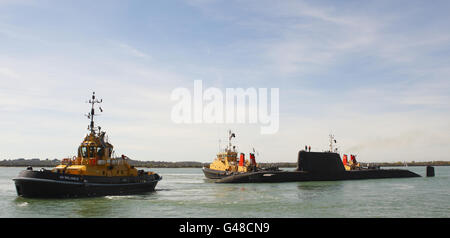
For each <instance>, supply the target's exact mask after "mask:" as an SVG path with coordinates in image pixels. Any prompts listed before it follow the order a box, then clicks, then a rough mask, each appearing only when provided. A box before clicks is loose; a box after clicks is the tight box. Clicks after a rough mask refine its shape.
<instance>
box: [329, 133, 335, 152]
mask: <svg viewBox="0 0 450 238" xmlns="http://www.w3.org/2000/svg"><path fill="white" fill-rule="evenodd" d="M335 143H336V140H335V139H334V135H332V134H330V152H334V150H333V144H335Z"/></svg>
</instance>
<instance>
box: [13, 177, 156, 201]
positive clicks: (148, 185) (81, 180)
mask: <svg viewBox="0 0 450 238" xmlns="http://www.w3.org/2000/svg"><path fill="white" fill-rule="evenodd" d="M13 180H14V183H15V185H16V191H17V195H18V196H21V197H29V198H74V197H96V196H107V195H130V194H141V193H147V192H151V191H154V190H155V186H156V184H157V183H158V182H159V181H160V180H161V177H160V176H159V175H157V174H152V175H143V176H134V177H132V176H120V177H100V176H79V175H68V174H58V173H53V172H50V171H28V170H26V171H22V172H21V173H20V174H19V176H18V177H17V178H14V179H13Z"/></svg>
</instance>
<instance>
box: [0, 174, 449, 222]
mask: <svg viewBox="0 0 450 238" xmlns="http://www.w3.org/2000/svg"><path fill="white" fill-rule="evenodd" d="M22 169H24V168H4V167H3V168H0V217H14V218H15V217H32V218H36V217H37V218H39V217H123V218H126V217H158V218H159V217H189V218H190V217H258V218H265V217H269V218H271V217H450V167H435V172H436V177H432V178H427V177H425V167H409V168H407V169H409V170H411V171H413V172H416V173H418V174H420V175H422V176H424V177H421V178H405V179H378V180H377V179H375V180H359V181H334V182H291V183H273V184H214V183H212V182H211V181H209V180H207V179H205V178H204V175H203V173H202V171H201V169H190V168H189V169H187V168H183V169H158V168H155V169H152V170H153V171H155V172H157V173H159V174H160V175H162V176H163V180H162V181H160V183H159V184H158V185H157V186H156V191H155V192H152V193H148V194H145V195H135V196H106V197H98V198H82V199H29V198H21V197H17V195H16V191H15V187H14V183H13V181H12V180H11V179H12V178H13V177H15V176H16V175H17V174H18V173H19V171H20V170H22Z"/></svg>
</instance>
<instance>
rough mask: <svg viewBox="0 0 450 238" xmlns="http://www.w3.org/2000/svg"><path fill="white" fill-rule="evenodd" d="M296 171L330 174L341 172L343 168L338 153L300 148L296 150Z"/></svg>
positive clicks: (343, 170)
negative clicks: (309, 150) (308, 150)
mask: <svg viewBox="0 0 450 238" xmlns="http://www.w3.org/2000/svg"><path fill="white" fill-rule="evenodd" d="M297 171H307V172H311V173H314V174H327V175H331V174H339V173H343V172H345V168H344V164H342V161H341V157H340V155H339V154H338V153H333V152H307V151H304V150H301V151H299V152H298V159H297Z"/></svg>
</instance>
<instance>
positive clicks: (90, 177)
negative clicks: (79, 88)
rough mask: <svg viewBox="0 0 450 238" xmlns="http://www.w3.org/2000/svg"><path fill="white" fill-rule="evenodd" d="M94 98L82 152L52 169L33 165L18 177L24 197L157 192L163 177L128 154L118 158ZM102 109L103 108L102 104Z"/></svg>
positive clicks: (16, 180)
mask: <svg viewBox="0 0 450 238" xmlns="http://www.w3.org/2000/svg"><path fill="white" fill-rule="evenodd" d="M101 102H102V100H100V101H99V100H97V99H95V93H93V95H92V99H91V100H89V103H90V104H91V106H92V107H91V111H90V112H89V113H88V114H87V115H86V116H87V117H88V118H89V119H90V125H89V126H88V130H89V134H88V135H86V137H85V138H84V140H83V142H82V143H81V145H80V146H79V147H78V155H77V156H74V157H73V158H66V159H63V160H62V163H61V164H60V165H58V166H56V167H55V168H53V169H51V170H46V169H41V170H40V171H34V170H33V168H31V167H29V168H27V170H25V171H22V172H21V173H20V174H19V176H18V177H17V178H14V181H15V184H16V190H17V194H18V195H19V196H24V197H89V196H104V195H123V194H136V193H144V192H149V191H153V190H154V188H155V186H156V184H157V183H158V181H160V180H161V179H162V178H161V177H160V176H159V175H158V174H156V173H154V172H149V171H144V170H137V169H136V168H135V167H134V166H131V165H130V164H129V163H128V161H129V158H128V157H126V156H125V155H122V156H121V157H116V156H115V153H114V147H113V145H112V144H110V143H109V142H108V140H107V139H106V138H105V134H106V133H105V132H104V131H101V128H100V127H95V126H94V116H95V115H96V114H95V108H94V106H95V104H97V103H101ZM99 109H100V111H103V109H102V108H101V107H100V108H99Z"/></svg>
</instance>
